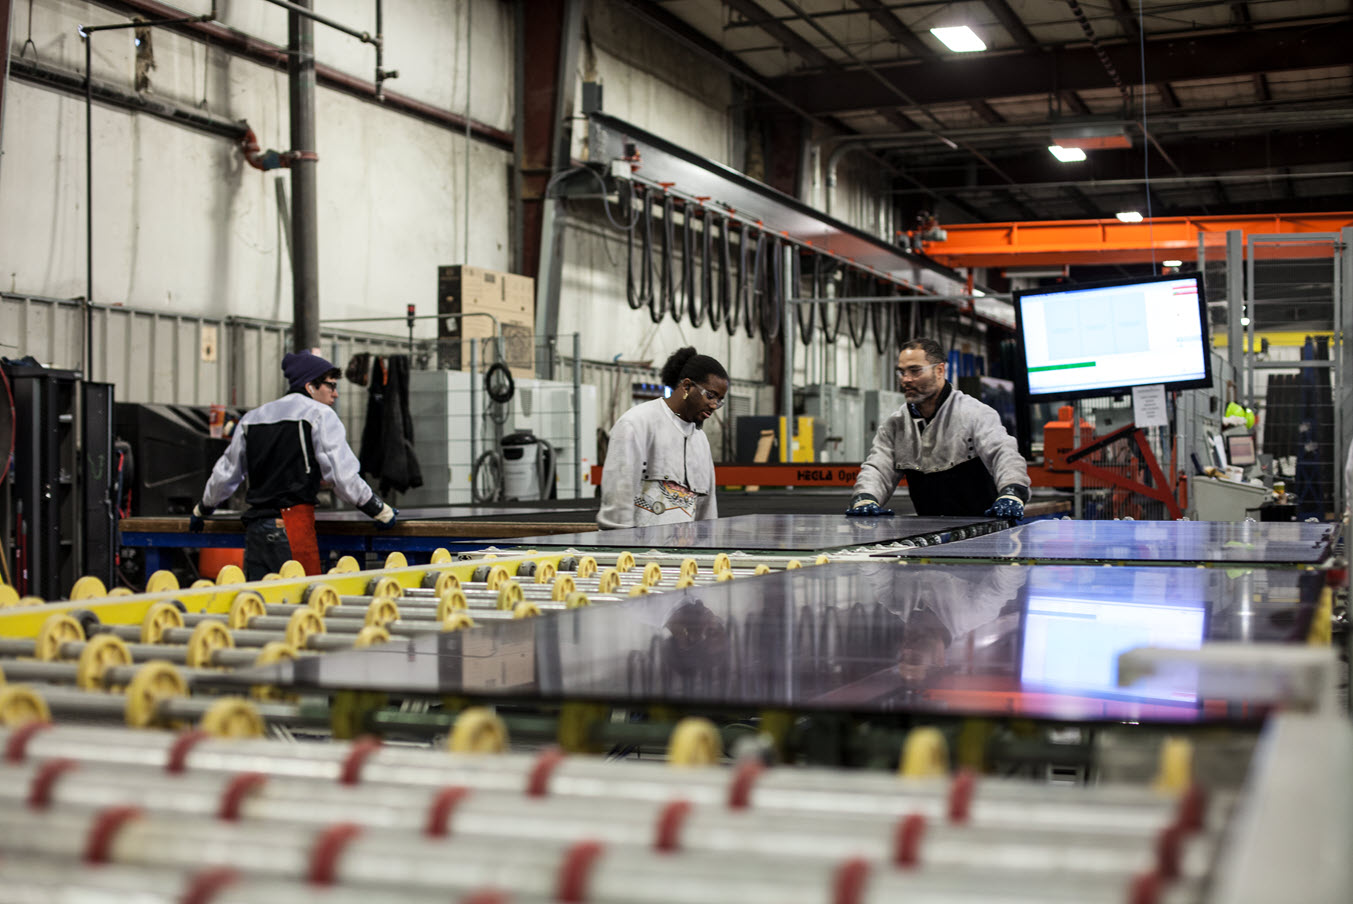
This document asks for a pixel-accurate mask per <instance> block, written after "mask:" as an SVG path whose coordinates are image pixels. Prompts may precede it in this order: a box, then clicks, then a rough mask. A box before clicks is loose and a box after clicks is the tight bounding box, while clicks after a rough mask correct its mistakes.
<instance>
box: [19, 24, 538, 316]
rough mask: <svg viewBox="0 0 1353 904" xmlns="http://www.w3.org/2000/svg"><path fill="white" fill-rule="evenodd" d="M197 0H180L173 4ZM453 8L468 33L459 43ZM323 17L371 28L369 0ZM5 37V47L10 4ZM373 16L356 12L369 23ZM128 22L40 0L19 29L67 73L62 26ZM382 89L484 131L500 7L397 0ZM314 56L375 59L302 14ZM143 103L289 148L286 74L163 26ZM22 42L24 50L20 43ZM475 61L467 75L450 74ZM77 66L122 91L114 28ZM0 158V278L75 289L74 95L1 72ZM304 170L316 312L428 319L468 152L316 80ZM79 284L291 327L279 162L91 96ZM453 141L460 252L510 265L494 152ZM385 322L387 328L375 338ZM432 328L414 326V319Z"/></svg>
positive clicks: (502, 49)
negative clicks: (253, 159) (90, 182)
mask: <svg viewBox="0 0 1353 904" xmlns="http://www.w3.org/2000/svg"><path fill="white" fill-rule="evenodd" d="M207 7H208V4H207V3H205V2H203V0H191V2H190V0H183V3H182V7H181V8H183V9H184V10H185V11H186V12H189V13H196V12H202V11H205V10H206V9H207ZM467 11H468V14H469V19H470V25H471V27H472V34H473V40H472V41H471V42H470V44H469V45H468V46H469V47H471V48H472V54H467V53H466V52H465V49H466V47H467V45H466V42H465V40H464V31H465V27H466V18H467ZM323 12H324V14H325V15H327V16H330V17H331V18H333V19H335V20H337V21H340V22H343V23H345V24H349V25H352V26H354V27H359V28H366V29H374V5H373V4H371V3H367V2H359V0H341V2H339V0H334V2H330V3H326V4H324V8H323ZM219 13H220V19H221V21H223V22H224V23H225V24H227V25H229V26H231V27H232V28H236V29H238V30H241V31H243V32H245V33H248V34H250V35H253V36H255V37H258V38H260V39H262V40H265V41H270V42H272V43H277V44H285V41H286V18H285V12H284V11H283V10H281V9H280V8H277V7H273V6H270V5H269V4H266V3H262V2H259V0H224V2H222V3H221V4H220V7H219ZM23 18H24V21H23V22H21V23H16V26H15V28H14V33H13V35H12V36H11V37H12V41H13V44H12V52H13V53H14V55H15V56H17V55H18V54H19V52H20V51H21V49H22V45H23V42H24V39H25V38H26V36H27V21H26V16H24V17H23ZM368 20H371V21H368ZM119 21H126V19H125V17H120V16H118V15H117V14H116V13H114V12H112V11H110V10H107V9H104V8H102V7H98V6H94V5H91V4H86V3H79V2H73V0H37V2H36V3H35V4H34V10H33V41H34V45H35V46H36V48H37V53H38V55H39V57H40V59H41V60H42V61H43V62H44V63H50V64H56V65H60V66H62V67H63V68H66V69H70V70H72V71H77V72H82V71H83V68H84V45H83V42H82V41H81V40H80V39H79V37H78V36H77V34H76V26H77V24H79V23H82V22H84V23H91V24H102V23H112V22H119ZM385 21H386V27H387V32H388V38H387V55H386V67H387V68H393V69H399V70H400V77H399V79H397V80H395V81H392V82H388V83H387V87H388V88H389V89H390V90H394V91H398V92H400V93H404V94H408V95H411V96H413V97H416V98H418V99H420V100H424V101H427V102H429V103H433V104H436V105H438V106H443V107H450V108H451V109H453V110H455V111H458V112H463V110H464V108H465V98H466V94H467V91H466V89H467V83H468V87H469V88H470V96H471V97H472V98H473V102H472V104H471V106H470V109H471V115H472V116H473V117H474V118H476V119H479V120H481V121H485V122H487V123H489V124H490V125H494V126H497V127H499V128H504V129H508V128H510V127H511V120H512V108H511V98H512V90H511V85H512V72H513V65H512V56H511V52H512V45H513V40H514V38H513V34H512V15H511V5H510V4H506V3H501V2H499V0H473V2H472V3H468V2H467V0H456V2H451V0H421V2H419V0H409V2H401V3H389V4H387V9H386V17H385ZM315 32H316V55H317V57H318V59H319V61H320V62H322V63H327V64H329V65H333V66H335V67H337V68H340V69H343V70H344V71H347V72H351V73H352V74H354V75H357V76H359V77H362V78H364V79H367V80H370V79H371V77H372V70H373V67H374V52H373V50H372V49H371V48H370V47H369V46H367V45H363V44H361V43H360V42H358V41H356V40H354V39H352V38H349V37H347V36H345V35H342V34H340V33H338V32H334V31H332V30H330V29H327V28H325V27H323V26H319V25H317V26H316V29H315ZM153 41H154V50H155V61H156V68H155V70H153V71H152V72H151V81H152V84H153V86H154V92H155V94H156V96H158V97H163V98H166V99H169V100H174V101H177V102H180V103H185V104H198V103H200V102H205V106H206V107H207V109H209V110H211V111H212V112H214V113H216V114H219V115H221V116H225V117H228V118H232V119H245V120H247V121H248V122H249V124H250V125H251V126H252V127H253V129H254V131H255V132H256V133H257V134H258V137H259V141H260V144H262V145H263V147H265V148H269V147H271V148H278V149H286V148H288V147H289V138H288V124H287V88H286V76H285V74H284V73H281V72H278V71H275V70H272V69H268V68H266V67H263V66H260V65H257V64H254V63H251V62H249V61H246V60H242V59H240V58H237V57H231V56H229V55H227V54H225V53H224V52H222V51H219V50H216V49H212V48H208V47H207V46H205V45H203V44H200V43H197V42H194V41H191V40H188V39H186V38H182V37H178V36H176V35H174V34H172V33H170V32H167V31H164V30H156V31H155V32H154V35H153ZM28 53H29V55H30V56H31V54H32V53H33V50H32V48H29V51H28ZM467 65H468V66H469V67H472V76H473V77H472V78H471V77H469V75H467V73H468V72H469V71H470V70H467ZM93 69H94V74H95V77H96V78H100V79H105V80H108V81H110V82H113V83H116V84H118V85H120V86H122V87H125V88H127V89H129V90H130V88H131V86H132V77H133V71H134V47H133V34H132V32H131V31H126V32H112V33H101V34H98V35H96V37H95V43H94V66H93ZM6 107H7V110H6V120H7V121H6V130H5V147H4V149H3V150H4V162H3V166H0V285H3V287H4V288H6V289H7V290H12V291H18V292H23V293H27V294H32V295H41V296H48V297H58V298H65V297H73V296H82V295H83V294H84V292H85V232H84V227H85V203H86V200H85V195H86V192H85V175H84V166H85V151H84V141H85V125H84V105H83V101H82V100H81V99H79V98H76V97H71V96H69V95H65V94H62V93H58V92H55V91H52V90H48V89H46V88H40V87H35V86H33V85H31V84H28V83H24V82H19V81H17V80H14V79H11V81H10V83H9V86H8V90H7V91H6ZM316 108H317V115H316V128H317V144H318V147H317V148H316V150H318V152H319V155H320V163H319V170H318V175H319V182H318V184H319V229H320V232H319V255H320V316H321V318H323V319H330V318H345V317H359V316H378V315H381V314H384V313H389V314H391V315H393V316H401V317H402V315H403V312H404V306H405V304H407V303H410V302H413V303H416V304H418V305H419V307H420V308H421V309H422V310H423V311H424V312H429V313H430V312H431V310H432V305H433V304H434V302H435V298H436V289H435V286H436V268H437V266H438V265H442V264H454V263H462V262H465V261H466V260H467V255H466V253H465V247H466V243H465V204H466V198H467V194H466V176H467V174H466V169H465V167H466V148H467V142H466V141H465V139H464V137H463V135H462V134H460V133H459V132H451V131H449V130H446V129H444V128H440V127H437V126H433V125H430V124H427V123H423V122H421V121H418V120H414V119H412V118H410V117H408V116H406V115H403V114H400V113H396V112H392V111H390V110H386V109H382V108H381V107H379V106H377V105H375V104H371V103H367V102H364V101H361V100H358V99H356V98H353V97H349V96H347V95H344V94H340V93H337V92H334V91H330V90H327V89H325V88H322V87H321V88H319V89H318V90H317V92H316ZM94 138H95V151H94V180H95V188H94V230H95V240H94V264H95V282H94V297H95V299H96V300H98V301H100V302H105V303H125V304H129V305H134V306H137V307H141V308H147V309H151V310H166V311H170V310H175V311H181V310H184V309H185V308H186V309H188V310H190V311H191V312H192V313H194V314H198V315H204V316H227V315H235V316H244V317H258V318H264V319H281V320H289V319H290V316H291V274H290V264H289V260H288V256H287V252H286V247H285V239H284V235H283V232H282V227H281V219H280V217H279V205H278V197H277V194H276V184H277V183H279V182H280V184H281V185H282V187H283V188H284V189H286V191H287V194H288V196H289V190H290V186H289V184H288V182H289V179H288V175H287V171H286V170H277V171H272V172H267V173H264V172H260V171H258V170H254V169H252V168H251V167H249V166H248V165H247V164H246V163H245V162H244V160H243V158H242V157H241V156H240V154H239V152H238V149H237V148H236V147H234V146H233V145H232V144H231V143H230V142H228V141H226V140H224V139H221V138H216V137H213V136H210V135H205V134H202V133H200V132H197V131H194V130H191V129H188V128H184V127H180V126H177V125H173V124H169V123H166V122H163V121H161V120H157V119H154V118H152V117H149V116H145V115H141V114H133V113H129V112H124V111H122V110H117V109H112V108H108V107H102V106H99V105H97V104H96V105H95V108H94ZM468 147H469V173H468V182H469V192H468V203H469V221H470V229H469V254H468V260H469V261H470V262H473V263H474V264H476V265H478V266H483V267H490V268H494V269H502V270H505V269H507V268H508V264H509V239H508V235H509V232H508V222H509V220H508V217H509V194H508V191H509V184H508V172H509V167H510V164H511V155H510V153H508V152H506V151H501V150H498V149H496V148H493V147H491V146H488V145H486V144H484V143H483V142H480V141H475V140H472V141H470V142H469V144H468ZM401 327H402V324H400V323H398V322H396V323H394V324H392V325H391V329H392V331H398V330H399V329H401ZM418 332H419V334H420V335H431V334H432V332H433V326H432V325H431V322H427V323H423V324H420V326H419V329H418Z"/></svg>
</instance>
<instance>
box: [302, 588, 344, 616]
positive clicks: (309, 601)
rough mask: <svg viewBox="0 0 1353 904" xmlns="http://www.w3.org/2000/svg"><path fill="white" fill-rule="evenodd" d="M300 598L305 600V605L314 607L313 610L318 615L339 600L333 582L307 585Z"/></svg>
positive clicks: (336, 603) (335, 604)
mask: <svg viewBox="0 0 1353 904" xmlns="http://www.w3.org/2000/svg"><path fill="white" fill-rule="evenodd" d="M302 599H304V600H305V604H306V605H307V606H309V607H310V608H311V609H314V610H315V612H317V613H318V614H320V615H323V614H324V613H326V612H328V611H329V610H330V609H332V608H333V607H334V606H337V605H338V604H339V603H340V602H341V601H340V600H339V597H338V591H337V590H336V589H335V588H334V585H333V584H311V585H310V586H309V587H307V588H305V593H304V595H303V596H302Z"/></svg>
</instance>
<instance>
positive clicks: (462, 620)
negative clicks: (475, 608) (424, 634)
mask: <svg viewBox="0 0 1353 904" xmlns="http://www.w3.org/2000/svg"><path fill="white" fill-rule="evenodd" d="M473 627H474V619H473V618H470V613H468V612H452V613H451V614H450V615H448V616H447V617H446V618H444V619H442V633H444V634H448V633H452V632H455V631H464V630H465V629H466V628H473Z"/></svg>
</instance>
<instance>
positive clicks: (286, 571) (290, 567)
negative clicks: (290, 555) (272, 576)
mask: <svg viewBox="0 0 1353 904" xmlns="http://www.w3.org/2000/svg"><path fill="white" fill-rule="evenodd" d="M277 575H278V577H281V578H285V579H286V580H288V581H290V580H294V579H296V578H303V577H305V566H304V565H302V564H301V563H300V562H297V561H296V560H295V559H287V560H286V561H285V562H283V563H282V567H281V568H279V569H277Z"/></svg>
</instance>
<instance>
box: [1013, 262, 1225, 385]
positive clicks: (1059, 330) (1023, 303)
mask: <svg viewBox="0 0 1353 904" xmlns="http://www.w3.org/2000/svg"><path fill="white" fill-rule="evenodd" d="M1014 299H1015V318H1016V322H1017V332H1018V336H1019V342H1020V351H1021V353H1022V355H1023V358H1024V360H1023V363H1024V367H1023V368H1019V370H1020V374H1021V380H1020V389H1021V390H1022V391H1025V392H1027V393H1028V397H1029V398H1030V399H1033V400H1039V399H1074V398H1083V397H1085V396H1094V395H1108V394H1114V393H1118V392H1122V391H1126V390H1127V389H1129V388H1131V387H1133V386H1148V385H1151V384H1154V383H1163V384H1164V385H1165V388H1166V389H1198V388H1201V387H1205V386H1211V385H1212V375H1211V369H1210V360H1209V355H1208V349H1209V345H1210V338H1209V336H1208V331H1207V317H1206V307H1205V303H1204V300H1203V288H1202V281H1201V279H1200V277H1198V276H1197V275H1192V276H1179V275H1173V276H1163V277H1152V278H1146V279H1136V280H1131V281H1126V282H1125V281H1117V282H1113V283H1097V284H1091V285H1061V286H1052V287H1045V288H1038V289H1021V290H1018V291H1016V292H1015V293H1014Z"/></svg>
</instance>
